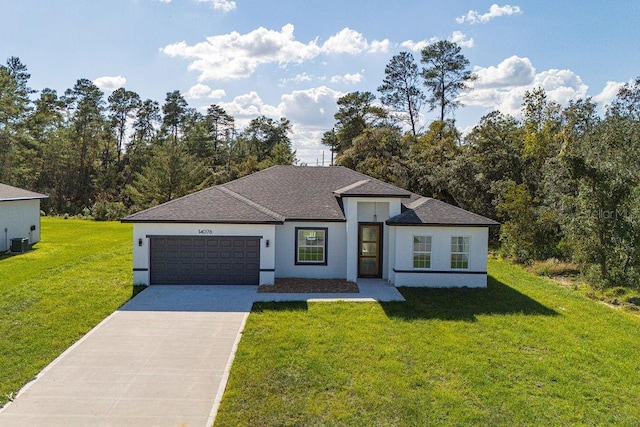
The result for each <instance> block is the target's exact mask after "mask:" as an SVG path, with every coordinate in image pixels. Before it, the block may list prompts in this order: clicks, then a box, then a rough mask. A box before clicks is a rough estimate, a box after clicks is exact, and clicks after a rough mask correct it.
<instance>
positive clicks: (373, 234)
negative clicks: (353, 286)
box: [358, 223, 382, 277]
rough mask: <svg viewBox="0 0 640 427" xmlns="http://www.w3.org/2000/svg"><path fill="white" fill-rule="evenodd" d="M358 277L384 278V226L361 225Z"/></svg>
mask: <svg viewBox="0 0 640 427" xmlns="http://www.w3.org/2000/svg"><path fill="white" fill-rule="evenodd" d="M358 277H382V224H380V223H360V224H359V228H358Z"/></svg>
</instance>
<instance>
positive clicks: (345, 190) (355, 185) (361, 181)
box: [333, 179, 371, 194]
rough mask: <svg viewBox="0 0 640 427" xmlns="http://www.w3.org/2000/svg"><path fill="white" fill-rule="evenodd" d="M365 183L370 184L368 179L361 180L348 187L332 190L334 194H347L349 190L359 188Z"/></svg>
mask: <svg viewBox="0 0 640 427" xmlns="http://www.w3.org/2000/svg"><path fill="white" fill-rule="evenodd" d="M367 182H371V180H370V179H363V180H360V181H356V182H354V183H353V184H349V185H345V186H344V187H341V188H338V189H337V190H334V192H333V193H334V194H342V193H344V192H347V191H349V190H352V189H354V188H357V187H360V186H361V185H363V184H366V183H367Z"/></svg>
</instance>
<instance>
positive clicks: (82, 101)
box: [0, 57, 295, 219]
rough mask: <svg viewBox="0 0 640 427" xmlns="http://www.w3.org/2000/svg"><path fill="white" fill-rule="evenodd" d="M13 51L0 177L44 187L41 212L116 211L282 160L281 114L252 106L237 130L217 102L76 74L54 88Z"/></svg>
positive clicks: (116, 214) (291, 158)
mask: <svg viewBox="0 0 640 427" xmlns="http://www.w3.org/2000/svg"><path fill="white" fill-rule="evenodd" d="M29 78H30V75H29V73H28V71H27V67H26V66H25V65H24V64H22V63H21V62H20V60H19V59H18V58H16V57H11V58H9V59H8V60H7V63H6V65H2V66H0V182H3V183H7V184H10V185H14V186H18V187H22V188H28V189H30V190H33V191H38V192H42V193H45V194H48V195H49V199H48V200H45V201H43V209H44V210H45V211H46V212H47V213H51V214H72V215H75V214H84V215H85V216H93V217H95V218H97V219H119V218H121V217H122V216H124V215H126V214H127V213H128V212H132V211H137V210H140V209H144V208H148V207H150V206H154V205H157V204H160V203H164V202H166V201H169V200H171V199H173V198H176V197H179V196H183V195H185V194H188V193H190V192H193V191H195V190H198V189H201V188H204V187H207V186H209V185H215V184H219V183H223V182H227V181H230V180H232V179H235V178H238V177H241V176H243V175H247V174H249V173H252V172H255V171H257V170H259V169H262V168H265V167H269V166H272V165H275V164H292V163H294V162H295V152H294V151H292V149H291V140H290V134H291V123H290V122H289V121H288V120H287V119H285V118H281V119H280V120H273V119H271V118H268V117H265V116H260V117H256V118H255V119H253V120H252V121H251V122H250V123H249V125H248V126H247V127H246V128H244V129H242V130H237V129H236V126H235V119H234V117H232V116H231V115H229V114H227V112H226V111H225V110H224V109H223V108H221V107H220V106H218V105H215V104H214V105H211V106H210V107H209V108H208V109H207V111H206V113H204V114H203V113H200V112H198V111H197V110H195V109H194V108H191V107H189V105H188V103H187V101H186V100H185V98H184V97H183V96H182V95H181V94H180V92H179V91H173V92H168V93H167V95H166V98H165V100H164V103H163V104H162V105H160V104H159V103H158V102H157V101H154V100H151V99H147V100H142V99H141V98H140V96H139V95H138V94H137V93H135V92H132V91H130V90H127V89H125V88H119V89H117V90H115V91H114V92H112V93H111V94H110V95H109V96H108V97H107V98H106V99H105V94H104V93H103V92H102V91H101V90H100V89H99V88H98V87H97V86H96V85H95V84H94V83H92V82H91V81H90V80H87V79H79V80H77V82H76V84H75V85H74V86H73V87H72V88H70V89H67V90H66V91H65V92H64V94H62V95H58V93H57V92H56V91H55V90H53V89H43V90H42V91H40V92H39V96H38V97H37V98H35V99H32V97H33V95H34V94H35V93H36V91H35V90H34V89H32V88H30V87H29Z"/></svg>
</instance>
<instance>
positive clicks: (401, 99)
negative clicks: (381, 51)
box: [378, 52, 426, 136]
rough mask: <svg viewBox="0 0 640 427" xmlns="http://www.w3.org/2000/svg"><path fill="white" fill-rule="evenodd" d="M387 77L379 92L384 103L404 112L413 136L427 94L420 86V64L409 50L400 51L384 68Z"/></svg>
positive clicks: (415, 132) (404, 117)
mask: <svg viewBox="0 0 640 427" xmlns="http://www.w3.org/2000/svg"><path fill="white" fill-rule="evenodd" d="M384 74H385V78H384V80H383V82H382V86H380V87H378V92H380V93H381V94H382V97H381V98H380V101H381V102H382V104H383V105H386V106H388V107H390V108H392V109H393V110H394V111H397V112H399V113H401V114H402V116H403V119H404V121H405V122H407V123H408V124H409V126H411V132H412V133H413V136H416V135H417V129H416V128H417V125H418V120H419V116H420V109H421V108H422V104H423V103H424V101H425V99H426V98H425V95H424V93H423V92H422V90H421V89H420V88H419V77H420V76H419V73H418V65H417V64H416V62H415V60H414V59H413V55H411V54H410V53H409V52H400V53H399V54H397V55H395V56H393V58H391V61H390V62H389V64H387V66H386V67H385V69H384Z"/></svg>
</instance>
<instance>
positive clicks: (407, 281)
mask: <svg viewBox="0 0 640 427" xmlns="http://www.w3.org/2000/svg"><path fill="white" fill-rule="evenodd" d="M392 228H394V229H395V254H394V257H395V269H396V270H405V271H406V270H411V271H416V273H407V272H398V271H396V272H395V273H392V274H391V275H390V277H389V280H390V281H391V282H393V283H394V284H395V285H396V286H428V287H465V286H466V287H470V288H472V287H473V288H478V287H486V286H487V275H486V271H487V251H488V241H489V240H488V239H489V229H488V228H487V227H410V226H396V227H392ZM414 235H426V236H431V268H429V269H426V270H422V271H427V272H428V273H424V272H423V273H418V271H421V270H419V269H414V268H413V236H414ZM454 236H458V237H469V238H470V239H469V268H467V269H452V268H451V237H454Z"/></svg>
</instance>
